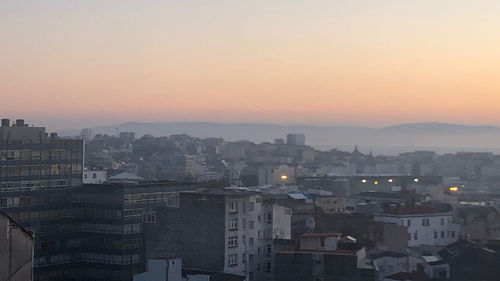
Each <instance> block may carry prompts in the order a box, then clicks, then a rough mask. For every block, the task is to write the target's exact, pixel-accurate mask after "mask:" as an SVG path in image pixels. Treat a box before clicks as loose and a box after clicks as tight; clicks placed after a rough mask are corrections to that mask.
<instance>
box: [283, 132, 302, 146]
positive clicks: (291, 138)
mask: <svg viewBox="0 0 500 281" xmlns="http://www.w3.org/2000/svg"><path fill="white" fill-rule="evenodd" d="M286 144H288V145H305V144H306V136H305V135H304V134H288V135H286Z"/></svg>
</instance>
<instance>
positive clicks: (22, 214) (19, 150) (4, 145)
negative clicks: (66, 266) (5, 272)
mask: <svg viewBox="0 0 500 281" xmlns="http://www.w3.org/2000/svg"><path fill="white" fill-rule="evenodd" d="M82 168H83V140H79V139H64V138H60V137H58V136H57V134H55V133H52V134H50V135H49V134H48V133H46V132H45V128H44V127H33V126H32V127H29V126H28V125H26V124H25V123H24V120H22V119H18V120H16V122H15V124H14V125H11V124H10V120H9V119H2V127H0V210H2V211H4V212H5V213H7V214H8V215H9V216H10V217H11V218H13V219H14V220H15V221H16V222H18V223H19V224H20V225H21V226H22V227H24V228H25V229H27V230H29V231H33V232H35V233H36V235H35V245H34V261H33V263H34V279H35V280H40V278H39V277H40V275H39V273H41V272H42V271H44V269H42V267H40V266H39V265H41V264H44V263H45V262H46V261H49V260H52V257H54V256H56V254H55V252H54V251H53V248H54V247H55V244H54V243H53V241H54V240H56V238H57V240H63V239H60V238H59V237H61V236H64V235H65V234H64V232H61V230H62V231H64V227H65V225H66V224H72V223H73V222H72V220H73V213H72V212H73V209H74V208H76V206H74V205H72V190H73V189H74V188H77V187H78V186H80V185H81V184H82V178H83V174H82V171H83V169H82ZM42 275H43V274H42ZM42 278H43V277H42Z"/></svg>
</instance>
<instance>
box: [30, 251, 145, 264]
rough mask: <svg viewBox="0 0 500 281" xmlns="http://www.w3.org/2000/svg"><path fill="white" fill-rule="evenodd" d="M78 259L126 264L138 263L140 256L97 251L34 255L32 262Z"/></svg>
mask: <svg viewBox="0 0 500 281" xmlns="http://www.w3.org/2000/svg"><path fill="white" fill-rule="evenodd" d="M78 261H84V262H91V263H104V264H116V265H127V264H136V263H139V262H140V256H139V255H138V254H133V255H124V256H121V255H108V254H99V253H81V254H60V255H50V256H42V257H35V260H34V264H35V266H44V265H56V264H65V263H73V262H78Z"/></svg>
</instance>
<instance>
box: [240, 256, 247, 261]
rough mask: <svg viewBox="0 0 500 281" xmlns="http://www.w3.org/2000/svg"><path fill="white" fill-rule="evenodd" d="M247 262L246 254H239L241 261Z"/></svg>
mask: <svg viewBox="0 0 500 281" xmlns="http://www.w3.org/2000/svg"><path fill="white" fill-rule="evenodd" d="M246 262H247V256H246V255H245V254H242V255H241V263H246Z"/></svg>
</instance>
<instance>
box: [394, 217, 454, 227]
mask: <svg viewBox="0 0 500 281" xmlns="http://www.w3.org/2000/svg"><path fill="white" fill-rule="evenodd" d="M445 222H447V223H448V224H450V223H451V218H447V220H445V218H441V219H440V225H445ZM403 225H404V222H403ZM430 225H431V224H430V219H422V226H430ZM406 226H408V227H410V226H411V220H410V219H408V220H407V221H406Z"/></svg>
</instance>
